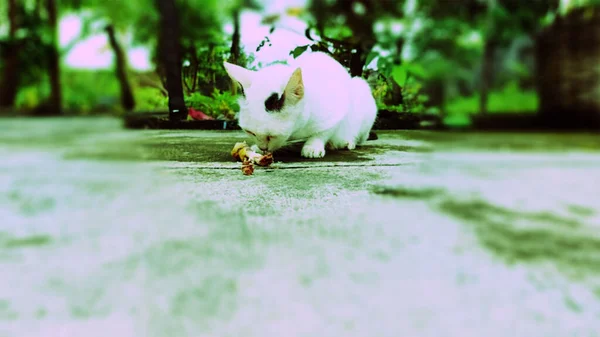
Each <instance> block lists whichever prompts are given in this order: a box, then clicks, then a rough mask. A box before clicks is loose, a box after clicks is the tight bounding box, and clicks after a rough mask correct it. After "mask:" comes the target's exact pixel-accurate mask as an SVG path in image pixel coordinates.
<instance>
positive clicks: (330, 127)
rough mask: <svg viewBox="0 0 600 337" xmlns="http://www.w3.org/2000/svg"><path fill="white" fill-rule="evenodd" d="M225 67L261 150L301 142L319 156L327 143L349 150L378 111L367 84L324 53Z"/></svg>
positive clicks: (242, 121)
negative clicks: (258, 66) (281, 61)
mask: <svg viewBox="0 0 600 337" xmlns="http://www.w3.org/2000/svg"><path fill="white" fill-rule="evenodd" d="M224 66H225V70H226V71H227V73H228V74H229V76H230V77H231V78H232V79H233V80H234V81H235V82H237V83H238V84H239V85H240V86H241V93H242V97H240V101H239V102H240V113H239V125H240V127H241V128H242V129H243V130H244V131H246V133H248V134H249V135H251V136H252V137H253V138H254V139H255V140H256V145H257V147H258V148H259V149H261V150H262V151H268V152H273V151H275V150H277V149H279V148H281V147H283V146H285V145H287V144H289V143H294V142H298V141H303V142H304V145H303V147H302V153H301V154H302V156H303V157H306V158H322V157H323V156H325V146H326V145H328V147H329V148H331V149H342V148H347V149H349V150H353V149H354V148H355V147H356V145H361V144H363V143H364V142H365V141H366V140H367V138H368V137H369V132H370V131H371V128H372V127H373V123H374V122H375V118H376V115H377V105H376V104H375V99H374V98H373V95H372V93H371V89H370V87H369V84H368V83H367V82H366V81H365V80H363V79H362V78H359V77H355V78H351V77H350V75H349V74H348V71H346V69H345V68H344V67H343V66H342V65H341V64H340V63H338V62H337V61H336V60H335V59H333V58H332V57H330V56H329V55H327V54H325V53H320V52H314V53H305V54H303V55H301V56H300V57H298V58H297V59H296V60H295V62H293V64H292V65H284V64H274V65H271V66H268V67H265V68H263V69H261V70H258V71H252V70H248V69H245V68H243V67H240V66H237V65H234V64H231V63H228V62H224Z"/></svg>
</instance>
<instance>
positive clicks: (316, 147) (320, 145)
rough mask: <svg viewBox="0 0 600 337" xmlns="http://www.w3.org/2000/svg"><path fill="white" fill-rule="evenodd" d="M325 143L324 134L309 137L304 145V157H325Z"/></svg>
mask: <svg viewBox="0 0 600 337" xmlns="http://www.w3.org/2000/svg"><path fill="white" fill-rule="evenodd" d="M325 143H326V141H325V140H323V136H314V137H311V138H309V139H308V140H307V141H306V143H304V146H303V147H302V153H301V154H302V157H304V158H323V157H324V156H325Z"/></svg>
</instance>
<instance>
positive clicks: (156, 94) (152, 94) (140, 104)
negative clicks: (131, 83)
mask: <svg viewBox="0 0 600 337" xmlns="http://www.w3.org/2000/svg"><path fill="white" fill-rule="evenodd" d="M133 96H134V97H135V109H136V110H137V111H144V112H153V111H168V109H169V99H168V97H166V96H164V95H163V94H162V93H161V92H160V91H159V90H157V89H156V88H148V87H138V88H135V89H134V91H133Z"/></svg>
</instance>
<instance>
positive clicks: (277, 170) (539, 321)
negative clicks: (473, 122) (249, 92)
mask: <svg viewBox="0 0 600 337" xmlns="http://www.w3.org/2000/svg"><path fill="white" fill-rule="evenodd" d="M0 130H1V131H0V158H1V159H0V271H1V272H0V337H4V336H11V337H12V336H15V337H16V336H18V337H36V336H39V337H49V336H52V337H54V336H65V337H66V336H69V337H70V336H73V337H75V336H77V337H79V336H86V337H92V336H111V337H121V336H136V337H142V336H144V337H145V336H236V337H240V336H243V337H254V336H286V337H288V336H289V337H292V336H294V337H295V336H322V337H328V336H336V337H339V336H365V337H367V336H369V337H372V336H378V337H385V336H390V337H398V336H420V337H425V336H431V337H439V336H461V337H470V336H473V337H475V336H477V337H481V336H486V337H492V336H503V337H504V336H511V337H521V336H522V337H531V336H540V337H541V336H544V337H550V336H600V282H599V280H600V278H599V276H600V231H599V229H600V192H599V190H600V137H599V136H598V135H572V134H565V135H552V134H535V135H534V134H530V135H524V134H476V133H436V132H416V131H410V132H409V131H390V132H378V134H379V140H377V141H371V142H369V143H368V144H367V145H366V146H364V147H363V148H361V149H359V150H357V151H354V152H348V151H341V152H338V153H330V154H328V155H327V156H326V157H325V158H324V159H322V160H305V159H301V158H299V156H298V155H296V154H294V152H290V151H288V152H285V153H279V154H278V153H276V154H275V159H276V161H277V162H276V163H275V164H274V165H273V167H272V168H270V169H262V168H257V169H256V171H255V174H254V175H253V176H249V177H248V176H243V175H242V173H241V170H240V166H241V165H240V163H236V162H234V161H233V159H232V158H231V157H230V154H229V151H230V150H231V148H232V147H233V145H234V143H235V142H237V141H242V140H244V139H245V138H244V135H243V134H242V133H241V132H207V131H156V130H154V131H139V130H138V131H133V130H125V129H123V128H122V127H121V124H120V121H118V120H114V119H101V118H79V119H45V120H44V119H40V120H33V119H1V120H0Z"/></svg>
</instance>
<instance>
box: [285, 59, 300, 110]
mask: <svg viewBox="0 0 600 337" xmlns="http://www.w3.org/2000/svg"><path fill="white" fill-rule="evenodd" d="M284 92H285V97H286V100H289V102H290V103H291V104H296V103H298V102H299V101H300V100H301V99H302V98H303V97H304V81H303V80H302V70H301V69H300V68H296V70H294V73H293V74H292V76H291V77H290V79H289V81H288V83H287V85H286V86H285V91H284Z"/></svg>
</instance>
